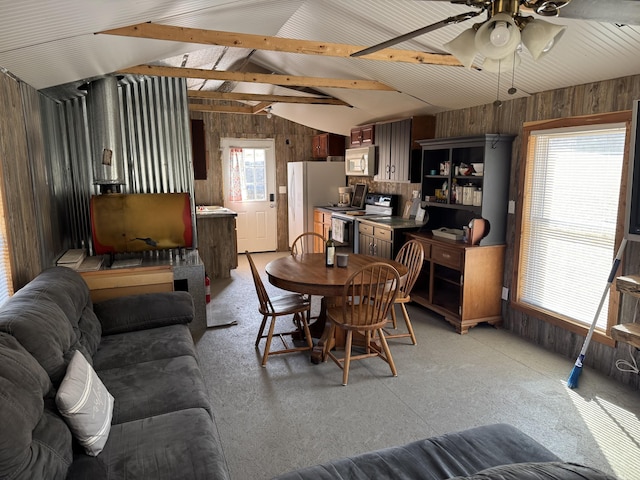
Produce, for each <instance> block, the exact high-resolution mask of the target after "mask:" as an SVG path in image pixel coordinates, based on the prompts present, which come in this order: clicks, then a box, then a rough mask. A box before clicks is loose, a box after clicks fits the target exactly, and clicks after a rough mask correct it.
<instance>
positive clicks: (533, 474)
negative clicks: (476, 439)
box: [451, 462, 616, 480]
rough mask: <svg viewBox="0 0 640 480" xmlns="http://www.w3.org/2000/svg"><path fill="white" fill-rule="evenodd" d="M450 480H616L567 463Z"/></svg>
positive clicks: (496, 470) (496, 469) (523, 465)
mask: <svg viewBox="0 0 640 480" xmlns="http://www.w3.org/2000/svg"><path fill="white" fill-rule="evenodd" d="M451 480H616V479H615V477H612V476H610V475H608V474H606V473H604V472H601V471H600V470H596V469H595V468H591V467H587V466H585V465H578V464H577V463H568V462H543V463H537V462H527V463H514V464H509V465H499V466H497V467H491V468H487V469H486V470H482V471H481V472H478V473H476V474H475V475H469V476H466V477H455V478H453V479H451Z"/></svg>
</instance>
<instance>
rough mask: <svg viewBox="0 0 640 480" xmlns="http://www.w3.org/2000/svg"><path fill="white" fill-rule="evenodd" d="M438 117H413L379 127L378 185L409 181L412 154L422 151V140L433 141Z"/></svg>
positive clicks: (377, 128)
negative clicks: (420, 142) (420, 143)
mask: <svg viewBox="0 0 640 480" xmlns="http://www.w3.org/2000/svg"><path fill="white" fill-rule="evenodd" d="M434 134H435V117H432V116H420V117H411V118H406V119H403V120H398V121H394V122H385V123H378V124H376V145H377V146H378V171H377V173H376V176H375V178H374V180H376V181H377V182H409V181H410V180H411V156H412V151H413V150H415V149H418V150H419V149H420V148H421V147H420V145H419V144H418V143H417V141H418V140H423V139H428V138H433V136H434Z"/></svg>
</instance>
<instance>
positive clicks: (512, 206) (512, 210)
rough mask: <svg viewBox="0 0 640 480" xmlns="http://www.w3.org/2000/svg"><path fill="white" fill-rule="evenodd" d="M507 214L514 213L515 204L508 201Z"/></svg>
mask: <svg viewBox="0 0 640 480" xmlns="http://www.w3.org/2000/svg"><path fill="white" fill-rule="evenodd" d="M507 211H508V212H509V213H516V202H514V201H513V200H509V206H508V207H507Z"/></svg>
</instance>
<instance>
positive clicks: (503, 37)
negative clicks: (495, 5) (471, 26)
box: [475, 13, 520, 60]
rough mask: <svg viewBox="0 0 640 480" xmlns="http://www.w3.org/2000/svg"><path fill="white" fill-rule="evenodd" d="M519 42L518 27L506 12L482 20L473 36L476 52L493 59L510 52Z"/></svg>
mask: <svg viewBox="0 0 640 480" xmlns="http://www.w3.org/2000/svg"><path fill="white" fill-rule="evenodd" d="M519 44H520V29H519V28H518V26H517V25H516V22H515V21H514V19H513V18H512V17H511V15H508V14H506V13H498V14H496V15H494V16H493V17H491V18H490V19H489V20H487V21H486V22H484V23H483V24H482V25H481V26H480V28H479V29H478V32H477V33H476V36H475V45H476V49H477V50H478V52H480V53H481V54H482V55H484V56H485V57H487V58H492V59H494V60H499V59H501V58H504V57H506V56H507V55H509V54H512V53H513V52H514V50H515V49H516V48H517V47H518V45H519Z"/></svg>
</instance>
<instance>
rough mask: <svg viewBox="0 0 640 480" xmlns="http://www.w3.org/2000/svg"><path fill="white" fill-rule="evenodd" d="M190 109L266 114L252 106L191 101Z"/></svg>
mask: <svg viewBox="0 0 640 480" xmlns="http://www.w3.org/2000/svg"><path fill="white" fill-rule="evenodd" d="M189 110H191V111H192V112H213V113H240V114H245V115H266V113H265V112H264V111H260V112H255V111H254V107H252V106H246V107H242V106H234V105H208V104H206V103H190V104H189Z"/></svg>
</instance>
